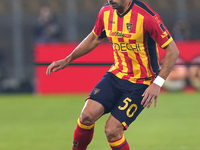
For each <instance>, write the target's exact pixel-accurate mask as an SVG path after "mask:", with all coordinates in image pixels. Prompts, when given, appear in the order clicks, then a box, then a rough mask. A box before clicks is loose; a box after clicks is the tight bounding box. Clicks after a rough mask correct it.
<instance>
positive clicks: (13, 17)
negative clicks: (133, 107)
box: [0, 0, 200, 150]
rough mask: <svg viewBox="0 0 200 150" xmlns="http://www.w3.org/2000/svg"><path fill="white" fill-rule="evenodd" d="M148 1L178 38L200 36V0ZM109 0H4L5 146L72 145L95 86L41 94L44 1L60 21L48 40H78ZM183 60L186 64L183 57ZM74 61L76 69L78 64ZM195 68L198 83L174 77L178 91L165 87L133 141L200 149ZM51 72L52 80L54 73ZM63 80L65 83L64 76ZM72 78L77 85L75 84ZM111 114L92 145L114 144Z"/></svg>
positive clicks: (0, 14) (21, 149)
mask: <svg viewBox="0 0 200 150" xmlns="http://www.w3.org/2000/svg"><path fill="white" fill-rule="evenodd" d="M143 1H144V2H146V3H147V4H149V5H150V6H151V7H152V8H153V9H154V10H155V11H156V12H158V14H159V15H160V16H161V18H162V20H163V22H164V23H165V25H166V26H167V28H168V29H169V31H170V32H171V34H172V35H173V37H174V39H175V40H176V41H177V42H182V43H186V41H187V42H189V43H190V42H191V43H192V42H195V44H197V45H198V43H200V34H199V33H200V19H199V16H200V11H199V10H200V0H143ZM105 3H106V0H0V150H64V149H69V148H70V147H71V138H72V135H73V130H74V128H75V125H76V120H77V118H78V116H79V114H80V111H81V108H82V106H83V105H84V99H85V98H86V97H87V94H88V92H89V91H84V94H83V93H81V94H79V93H78V94H77V93H76V95H74V94H69V93H66V94H65V93H63V92H62V95H61V94H59V95H58V94H56V95H52V94H51V95H40V94H35V93H36V92H37V91H35V86H36V85H37V83H36V81H38V80H37V74H36V73H35V68H36V67H38V66H37V64H35V59H34V58H35V52H36V49H35V47H36V44H38V43H41V42H44V41H43V40H44V39H42V38H38V34H39V31H38V30H39V29H38V18H39V16H40V15H39V14H40V12H41V8H44V6H45V8H47V7H48V8H50V9H51V11H52V13H53V14H54V15H55V16H56V20H54V21H55V22H54V23H56V25H57V28H56V29H58V30H57V34H56V36H55V39H54V38H53V39H51V40H52V41H51V40H50V41H48V39H47V41H45V42H47V43H52V42H53V43H55V42H56V43H68V44H74V43H75V44H77V43H78V42H80V41H81V40H82V39H83V38H85V36H86V35H87V34H88V33H89V32H91V30H92V28H93V26H94V23H95V20H96V16H97V14H98V11H99V10H100V8H101V7H102V6H103V5H104V4H105ZM46 6H47V7H46ZM54 31H55V30H54ZM50 46H51V45H50ZM197 47H199V46H197ZM49 49H52V48H50V47H49ZM47 50H48V47H47V49H46V50H45V51H46V52H48V51H47ZM190 51H192V50H190V49H189V50H188V54H189V53H190ZM194 51H197V52H198V51H200V48H199V49H198V48H197V49H194ZM49 55H51V52H49ZM63 57H64V56H63ZM197 58H199V57H198V56H197ZM199 62H200V61H199V60H197V61H196V66H195V69H196V68H199ZM187 63H188V62H187ZM189 63H190V62H189ZM178 64H180V65H181V67H179V68H183V67H182V66H183V64H184V63H182V60H179V62H178ZM188 65H189V66H190V64H186V67H187V66H188ZM46 67H47V66H46V65H45V64H44V65H42V72H40V73H41V74H42V75H43V76H45V69H46ZM75 67H76V68H75V69H77V67H78V69H84V67H83V66H81V67H80V66H75ZM98 67H99V66H98ZM86 68H87V67H86ZM70 69H71V70H72V71H73V66H72V67H71V68H70V67H69V70H70ZM87 69H88V68H87ZM89 69H91V68H89ZM92 69H94V70H92V71H93V72H95V71H97V70H99V69H95V66H93V68H92ZM104 69H105V68H104ZM105 70H107V69H105ZM182 71H183V70H178V72H176V71H175V75H179V74H180V76H178V79H180V78H181V80H182V79H184V80H185V76H187V74H188V72H192V70H188V69H187V70H186V71H187V72H185V71H183V72H182ZM62 73H63V72H62ZM62 73H61V74H62ZM64 75H65V74H64ZM74 75H75V74H73V75H72V76H73V77H74ZM56 76H57V77H56ZM56 76H54V79H57V78H59V77H58V76H59V74H57V75H56ZM69 76H70V75H69ZM194 76H195V77H196V79H195V80H194V82H195V83H197V84H198V85H197V86H196V87H195V88H194V87H193V88H191V87H189V88H187V89H186V90H185V89H184V91H183V92H182V91H181V92H180V90H183V86H185V83H183V82H181V81H179V80H178V81H177V80H176V81H175V82H174V83H172V84H171V83H170V82H168V84H167V85H166V89H168V90H170V91H176V92H168V91H167V90H166V89H163V92H162V93H161V95H160V97H159V103H158V108H156V109H152V108H151V109H150V110H146V111H144V113H142V114H141V116H142V117H139V118H138V121H136V122H135V123H134V124H133V125H132V126H133V127H132V126H131V127H130V129H129V132H127V133H126V137H127V140H128V141H130V145H131V147H132V148H133V149H134V148H135V149H137V150H200V143H199V139H200V128H199V126H200V120H199V117H200V115H199V114H200V109H199V105H200V101H199V96H200V95H199V91H198V90H199V89H198V87H199V85H200V84H199V82H200V81H199V80H200V71H198V72H197V74H195V75H194ZM89 77H90V76H89ZM89 77H88V78H89ZM91 78H95V77H91ZM98 78H100V77H99V76H98ZM171 78H172V80H174V79H173V77H171ZM175 78H176V77H175ZM43 79H44V80H45V81H43V82H45V83H46V86H49V80H47V81H46V78H43ZM63 80H64V79H63ZM65 80H67V79H65ZM69 80H70V79H69ZM186 80H187V79H186ZM39 81H41V80H39ZM54 82H56V81H54ZM188 82H190V81H188V80H187V84H188ZM56 84H59V85H61V84H62V79H61V81H60V82H59V83H56ZM82 84H83V85H82ZM93 84H96V82H95V83H93ZM85 85H86V84H85V81H83V82H82V83H80V85H79V86H80V89H84V88H85V87H84V86H85ZM175 85H180V86H181V87H180V86H175ZM64 86H71V88H73V84H71V85H64ZM49 87H51V86H49ZM74 90H76V88H74ZM177 91H179V92H177ZM13 93H14V94H13ZM19 93H20V94H19ZM24 93H26V94H24ZM52 93H54V92H52ZM74 101H76V103H74ZM106 118H107V117H106V116H105V117H103V118H102V119H100V120H99V121H98V122H97V124H96V132H95V137H94V141H92V143H91V145H90V146H89V149H92V150H106V149H108V148H109V147H108V145H107V142H106V138H105V136H104V131H103V130H104V129H103V127H104V123H105V120H106Z"/></svg>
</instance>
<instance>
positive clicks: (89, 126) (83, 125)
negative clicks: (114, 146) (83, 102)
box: [77, 118, 94, 130]
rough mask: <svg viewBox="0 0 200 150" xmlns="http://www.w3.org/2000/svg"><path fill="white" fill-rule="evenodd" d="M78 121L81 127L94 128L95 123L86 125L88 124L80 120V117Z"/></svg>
mask: <svg viewBox="0 0 200 150" xmlns="http://www.w3.org/2000/svg"><path fill="white" fill-rule="evenodd" d="M77 123H78V126H79V127H80V128H82V129H85V130H90V129H92V128H93V127H94V123H93V124H91V125H86V124H84V123H82V122H81V121H80V118H78V121H77Z"/></svg>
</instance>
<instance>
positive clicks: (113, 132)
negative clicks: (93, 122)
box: [105, 115, 130, 150]
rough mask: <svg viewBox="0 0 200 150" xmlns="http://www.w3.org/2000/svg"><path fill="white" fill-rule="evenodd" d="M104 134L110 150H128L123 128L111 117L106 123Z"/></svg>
mask: <svg viewBox="0 0 200 150" xmlns="http://www.w3.org/2000/svg"><path fill="white" fill-rule="evenodd" d="M105 134H106V137H107V140H108V143H109V145H110V147H111V148H112V150H116V149H117V150H130V147H129V144H128V142H127V141H126V139H125V137H124V126H123V125H122V123H121V122H119V121H118V120H117V119H116V118H115V117H113V116H112V115H110V117H109V118H108V120H107V122H106V125H105Z"/></svg>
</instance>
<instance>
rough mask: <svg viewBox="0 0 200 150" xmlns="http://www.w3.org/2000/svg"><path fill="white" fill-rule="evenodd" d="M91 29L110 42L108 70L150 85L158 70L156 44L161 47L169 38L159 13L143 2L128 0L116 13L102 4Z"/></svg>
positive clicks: (170, 39)
mask: <svg viewBox="0 0 200 150" xmlns="http://www.w3.org/2000/svg"><path fill="white" fill-rule="evenodd" d="M93 33H94V34H95V35H96V36H97V37H99V38H104V37H107V38H108V39H109V41H110V42H111V43H112V45H113V54H114V65H113V66H112V67H111V68H110V69H109V72H112V73H113V74H115V75H116V76H117V77H118V78H120V79H124V80H128V81H130V82H132V83H141V84H147V85H150V84H151V83H152V82H153V80H154V78H155V77H156V75H158V73H159V69H160V66H159V62H158V59H159V58H158V56H159V55H158V49H157V44H158V45H159V46H160V47H162V48H164V47H166V46H167V45H168V44H169V43H170V42H171V41H172V40H173V39H172V37H171V35H170V33H169V31H168V30H167V28H166V27H165V26H164V24H163V22H162V20H161V18H160V16H159V15H158V14H157V13H156V12H155V11H153V10H152V9H151V8H150V7H149V6H148V5H147V4H146V3H144V2H140V1H138V0H132V1H131V3H130V4H129V6H128V8H127V9H126V10H125V11H124V12H123V13H122V14H120V13H119V12H118V11H117V10H116V9H112V8H111V7H110V5H109V4H106V5H104V6H103V7H102V8H101V10H100V12H99V14H98V17H97V19H96V23H95V26H94V29H93Z"/></svg>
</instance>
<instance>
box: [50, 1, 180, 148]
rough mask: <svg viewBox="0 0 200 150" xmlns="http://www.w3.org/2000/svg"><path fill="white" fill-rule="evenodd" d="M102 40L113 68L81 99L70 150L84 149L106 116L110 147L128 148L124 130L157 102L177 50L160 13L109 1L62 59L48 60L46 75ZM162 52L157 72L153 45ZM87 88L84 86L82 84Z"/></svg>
mask: <svg viewBox="0 0 200 150" xmlns="http://www.w3.org/2000/svg"><path fill="white" fill-rule="evenodd" d="M105 37H107V38H108V39H109V40H110V42H111V43H112V45H113V55H114V65H113V66H112V67H111V68H110V69H109V70H108V72H107V73H106V74H105V75H104V76H103V78H102V79H101V81H100V82H99V83H98V84H97V85H96V86H95V87H94V89H93V91H92V92H91V93H90V94H89V96H88V98H87V99H86V103H85V106H84V107H83V109H82V112H81V115H80V117H79V119H78V121H77V126H76V128H75V130H74V136H73V146H72V150H86V148H87V146H88V144H89V143H90V142H91V140H92V137H93V133H94V125H95V122H96V121H97V120H98V119H99V118H100V117H101V116H102V115H104V114H105V113H110V116H109V118H108V120H107V122H106V125H105V134H106V137H107V140H108V144H109V145H110V147H111V149H113V150H114V149H115V150H116V149H117V150H130V148H129V144H128V142H127V141H126V139H125V137H124V134H123V133H124V131H125V130H127V129H128V127H129V125H130V124H131V123H132V122H133V121H134V120H135V119H136V117H137V116H138V115H139V114H140V112H141V111H142V110H143V109H144V108H145V107H146V106H147V108H149V107H150V106H151V104H152V102H153V101H154V107H156V105H157V98H158V95H159V93H160V88H161V87H162V85H163V83H164V81H165V79H166V78H167V76H168V75H169V73H170V71H171V70H172V68H173V66H174V64H175V62H176V60H177V58H178V55H179V50H178V49H177V47H176V44H175V42H174V41H173V39H172V37H171V35H170V33H169V32H168V30H167V29H166V27H165V26H164V24H163V22H162V20H161V18H160V17H159V15H158V14H157V13H156V12H155V11H153V10H152V9H151V8H150V7H149V6H148V5H147V4H145V3H143V2H140V1H138V0H108V3H107V4H105V5H104V6H103V7H102V9H101V10H100V12H99V14H98V17H97V20H96V24H95V26H94V29H93V31H92V32H91V33H90V34H89V35H88V36H87V37H86V38H85V39H84V40H83V41H82V42H81V43H80V44H79V45H78V46H77V47H76V48H75V49H74V51H73V52H72V53H71V54H70V55H68V56H67V57H66V58H64V59H61V60H58V61H54V62H52V63H51V64H50V65H49V66H48V68H47V72H46V74H47V75H51V73H52V72H56V71H58V70H60V69H63V68H65V67H66V66H67V65H68V64H69V63H70V62H72V61H73V60H75V59H77V58H78V57H81V56H83V55H85V54H87V53H89V52H90V51H92V50H93V49H94V48H95V47H97V46H98V45H99V44H100V43H102V41H103V39H104V38H105ZM157 44H158V45H159V46H161V47H162V48H163V49H165V50H166V54H165V58H164V61H163V64H162V67H161V69H160V67H159V63H158V50H157V46H156V45H157ZM85 86H87V85H85Z"/></svg>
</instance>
